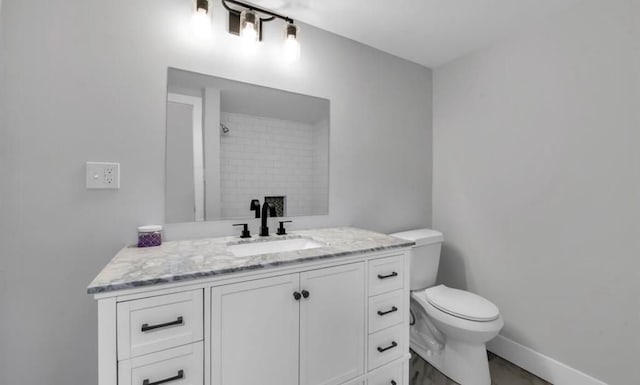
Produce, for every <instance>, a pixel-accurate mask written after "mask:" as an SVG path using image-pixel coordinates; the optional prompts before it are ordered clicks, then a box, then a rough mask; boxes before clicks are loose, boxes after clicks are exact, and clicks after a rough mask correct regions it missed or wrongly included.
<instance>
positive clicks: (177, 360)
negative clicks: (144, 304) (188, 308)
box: [118, 342, 204, 385]
mask: <svg viewBox="0 0 640 385" xmlns="http://www.w3.org/2000/svg"><path fill="white" fill-rule="evenodd" d="M202 364H203V348H202V342H197V343H195V344H189V345H185V346H180V347H177V348H173V349H168V350H163V351H161V352H158V353H153V354H148V355H146V356H142V357H136V358H132V359H130V360H124V361H120V362H119V363H118V385H154V384H167V385H202V383H203V375H204V369H203V366H202Z"/></svg>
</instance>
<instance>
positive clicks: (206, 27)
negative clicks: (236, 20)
mask: <svg viewBox="0 0 640 385" xmlns="http://www.w3.org/2000/svg"><path fill="white" fill-rule="evenodd" d="M191 23H192V28H193V35H194V36H195V37H196V38H197V39H200V40H208V39H210V38H211V35H212V30H211V17H209V14H208V13H207V10H206V9H202V8H199V9H198V10H197V11H196V13H194V14H193V20H192V21H191Z"/></svg>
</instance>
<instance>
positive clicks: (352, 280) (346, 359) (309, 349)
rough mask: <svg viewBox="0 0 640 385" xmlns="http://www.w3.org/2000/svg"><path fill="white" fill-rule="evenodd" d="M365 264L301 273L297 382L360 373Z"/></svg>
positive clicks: (313, 383)
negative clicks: (306, 293)
mask: <svg viewBox="0 0 640 385" xmlns="http://www.w3.org/2000/svg"><path fill="white" fill-rule="evenodd" d="M364 287H365V277H364V263H363V262H359V263H353V264H349V265H344V266H337V267H331V268H326V269H318V270H312V271H308V272H304V273H301V274H300V290H301V292H302V293H303V294H304V293H305V291H307V292H308V296H307V297H306V298H304V297H303V298H302V299H301V302H300V385H334V384H339V383H342V382H344V381H346V380H349V379H351V378H354V377H356V376H359V375H361V374H363V372H364V351H365V349H364V338H365V290H364Z"/></svg>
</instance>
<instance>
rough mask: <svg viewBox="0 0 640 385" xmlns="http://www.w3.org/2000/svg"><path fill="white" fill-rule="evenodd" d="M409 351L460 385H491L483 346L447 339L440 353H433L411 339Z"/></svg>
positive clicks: (485, 350)
mask: <svg viewBox="0 0 640 385" xmlns="http://www.w3.org/2000/svg"><path fill="white" fill-rule="evenodd" d="M411 349H413V351H414V352H416V353H417V354H418V355H419V356H420V357H422V359H424V360H425V361H427V362H428V363H429V364H430V365H431V366H433V367H434V368H436V369H437V370H439V371H440V372H442V373H443V374H444V375H446V376H447V377H449V378H451V379H452V380H454V381H455V382H457V383H459V384H461V385H491V375H490V374H489V360H488V358H487V349H486V346H485V344H469V343H467V342H461V341H455V340H452V339H447V342H446V343H445V345H444V349H443V350H442V351H441V352H433V351H432V350H430V349H428V348H427V347H425V346H422V345H421V344H420V343H419V342H418V341H416V340H415V339H413V338H412V339H411Z"/></svg>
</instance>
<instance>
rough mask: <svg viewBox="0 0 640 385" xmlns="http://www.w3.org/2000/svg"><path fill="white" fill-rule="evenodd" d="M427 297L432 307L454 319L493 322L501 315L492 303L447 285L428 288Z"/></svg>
mask: <svg viewBox="0 0 640 385" xmlns="http://www.w3.org/2000/svg"><path fill="white" fill-rule="evenodd" d="M425 296H426V298H427V301H428V302H429V303H430V304H431V305H433V306H434V307H436V308H438V309H439V310H441V311H443V312H445V313H448V314H450V315H452V316H454V317H458V318H463V319H467V320H470V321H493V320H495V319H497V318H498V316H499V315H500V312H499V311H498V307H497V306H496V305H494V304H493V303H491V302H490V301H488V300H486V299H484V298H482V297H480V296H479V295H476V294H473V293H469V292H468V291H464V290H458V289H452V288H450V287H446V286H445V285H439V286H435V287H430V288H428V289H427V290H425Z"/></svg>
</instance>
